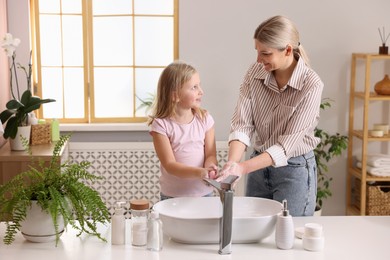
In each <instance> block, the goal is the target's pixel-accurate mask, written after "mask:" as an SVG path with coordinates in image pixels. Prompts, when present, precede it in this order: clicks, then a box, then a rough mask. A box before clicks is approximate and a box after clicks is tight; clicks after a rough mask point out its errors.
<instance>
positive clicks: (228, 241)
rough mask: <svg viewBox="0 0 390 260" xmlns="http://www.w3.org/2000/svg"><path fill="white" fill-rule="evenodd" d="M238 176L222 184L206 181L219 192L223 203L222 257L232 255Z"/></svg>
mask: <svg viewBox="0 0 390 260" xmlns="http://www.w3.org/2000/svg"><path fill="white" fill-rule="evenodd" d="M237 178H238V176H236V175H230V176H228V177H227V178H226V179H225V180H223V181H222V182H217V181H215V180H211V179H204V181H205V182H206V183H208V184H210V185H211V186H213V187H214V188H216V189H217V190H218V192H219V197H220V199H221V203H222V217H221V219H220V222H219V251H218V253H219V254H221V255H227V254H231V253H232V249H231V248H232V230H233V196H234V192H233V189H232V187H233V183H234V182H235V181H236V180H237Z"/></svg>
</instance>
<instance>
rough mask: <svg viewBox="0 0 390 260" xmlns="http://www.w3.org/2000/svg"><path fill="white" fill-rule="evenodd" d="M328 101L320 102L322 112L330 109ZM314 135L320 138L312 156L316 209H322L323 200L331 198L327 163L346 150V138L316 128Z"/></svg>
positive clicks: (330, 178)
mask: <svg viewBox="0 0 390 260" xmlns="http://www.w3.org/2000/svg"><path fill="white" fill-rule="evenodd" d="M330 101H331V100H330V99H324V100H323V101H322V102H321V105H320V108H321V109H322V110H324V109H326V108H330V107H331V104H330ZM314 135H315V136H316V137H318V138H320V143H319V144H318V145H317V147H316V149H314V155H315V158H316V163H317V199H316V204H317V205H316V206H317V209H320V208H322V205H323V200H324V199H326V198H328V197H330V196H332V191H331V189H330V183H331V181H332V180H333V178H332V177H330V176H329V175H328V174H327V172H328V165H327V163H328V162H329V161H330V160H331V159H332V158H334V157H336V156H340V155H341V154H342V152H343V151H344V150H346V149H347V145H348V137H347V136H345V135H340V134H339V133H336V134H329V133H328V132H326V131H325V130H323V129H320V128H318V127H317V128H316V129H315V130H314Z"/></svg>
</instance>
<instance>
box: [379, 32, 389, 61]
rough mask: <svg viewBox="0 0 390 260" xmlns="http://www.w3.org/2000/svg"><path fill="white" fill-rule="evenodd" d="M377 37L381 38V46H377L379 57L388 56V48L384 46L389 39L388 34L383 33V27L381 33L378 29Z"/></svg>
mask: <svg viewBox="0 0 390 260" xmlns="http://www.w3.org/2000/svg"><path fill="white" fill-rule="evenodd" d="M378 32H379V36H380V37H381V41H382V46H379V54H380V55H388V54H389V47H388V46H386V42H387V39H389V36H390V33H389V34H387V36H386V32H385V27H383V29H382V31H381V29H380V28H378Z"/></svg>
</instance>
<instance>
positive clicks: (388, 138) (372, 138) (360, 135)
mask: <svg viewBox="0 0 390 260" xmlns="http://www.w3.org/2000/svg"><path fill="white" fill-rule="evenodd" d="M352 135H353V136H355V137H357V138H360V139H363V136H364V135H363V130H353V132H352ZM367 141H369V142H370V141H376V142H388V141H390V134H387V135H384V136H382V137H375V136H370V135H368V138H367Z"/></svg>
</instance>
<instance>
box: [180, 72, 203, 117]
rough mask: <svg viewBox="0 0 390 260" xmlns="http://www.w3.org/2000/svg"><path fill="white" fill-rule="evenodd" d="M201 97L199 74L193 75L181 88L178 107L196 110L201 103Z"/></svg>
mask: <svg viewBox="0 0 390 260" xmlns="http://www.w3.org/2000/svg"><path fill="white" fill-rule="evenodd" d="M202 96H203V90H202V88H201V87H200V78H199V73H194V74H193V75H192V77H191V79H190V80H189V81H187V82H186V83H184V84H183V86H182V87H181V89H180V91H179V102H178V105H179V106H180V107H182V108H185V109H191V108H198V107H200V103H201V102H202Z"/></svg>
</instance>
